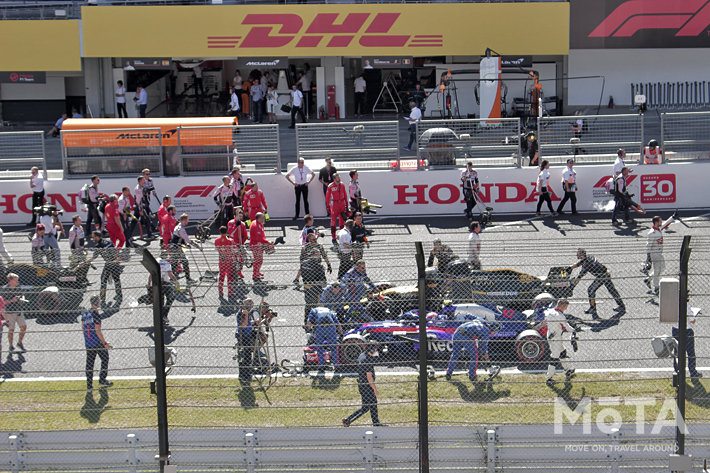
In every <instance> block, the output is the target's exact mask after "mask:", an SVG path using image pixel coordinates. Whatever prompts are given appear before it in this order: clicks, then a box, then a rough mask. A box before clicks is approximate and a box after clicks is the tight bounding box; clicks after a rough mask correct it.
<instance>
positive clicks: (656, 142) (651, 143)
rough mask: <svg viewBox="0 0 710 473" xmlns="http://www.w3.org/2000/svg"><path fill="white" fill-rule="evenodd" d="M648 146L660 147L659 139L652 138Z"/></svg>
mask: <svg viewBox="0 0 710 473" xmlns="http://www.w3.org/2000/svg"><path fill="white" fill-rule="evenodd" d="M648 146H649V147H651V148H657V147H658V140H651V141H649V142H648Z"/></svg>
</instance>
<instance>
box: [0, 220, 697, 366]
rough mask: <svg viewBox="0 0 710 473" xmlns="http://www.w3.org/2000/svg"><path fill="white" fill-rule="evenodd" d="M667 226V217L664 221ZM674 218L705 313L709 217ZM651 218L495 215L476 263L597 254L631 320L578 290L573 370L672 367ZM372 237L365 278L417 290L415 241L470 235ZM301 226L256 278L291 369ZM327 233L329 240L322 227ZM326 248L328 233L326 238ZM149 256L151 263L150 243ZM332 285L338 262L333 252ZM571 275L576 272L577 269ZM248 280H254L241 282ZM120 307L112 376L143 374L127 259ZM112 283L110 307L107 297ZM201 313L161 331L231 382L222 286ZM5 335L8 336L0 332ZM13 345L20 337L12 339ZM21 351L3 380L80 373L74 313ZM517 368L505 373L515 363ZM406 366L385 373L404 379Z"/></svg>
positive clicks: (180, 306)
mask: <svg viewBox="0 0 710 473" xmlns="http://www.w3.org/2000/svg"><path fill="white" fill-rule="evenodd" d="M661 215H662V216H663V217H664V218H665V217H667V216H668V215H665V214H661ZM680 216H681V220H680V221H677V222H676V223H674V224H673V225H672V226H671V227H670V228H669V229H668V231H667V232H666V237H665V245H664V246H665V257H666V271H665V274H666V275H672V274H677V272H678V262H677V260H678V254H679V249H680V244H681V241H682V237H683V236H685V235H691V236H692V237H693V240H692V246H693V251H694V252H693V256H692V258H691V271H690V278H691V279H690V289H691V301H690V302H691V305H693V306H696V307H701V308H710V296H709V295H708V294H710V291H709V289H710V281H709V280H708V276H709V275H710V250H709V248H710V238H708V228H710V214H706V213H705V212H702V211H693V212H691V211H688V212H684V211H682V210H681V212H680ZM650 217H651V216H650V215H647V216H640V215H639V216H637V219H636V224H635V225H629V226H626V225H622V226H620V227H613V226H612V225H611V224H610V218H609V215H608V214H606V215H603V214H580V215H576V216H570V215H566V216H561V217H557V218H556V219H552V218H550V217H537V218H535V217H531V216H529V215H524V216H506V217H500V218H498V217H494V223H493V224H492V225H490V226H488V227H487V228H486V229H485V230H484V231H483V233H482V239H483V249H482V263H483V267H484V269H493V268H512V269H516V270H520V271H523V272H526V273H529V274H532V275H535V276H545V275H546V274H547V270H548V269H549V267H551V266H567V265H570V264H572V263H574V262H576V258H575V252H576V249H577V248H578V247H584V248H586V249H587V251H588V252H589V253H590V254H592V255H594V256H597V257H598V259H599V261H600V262H602V263H603V264H605V265H606V266H607V267H608V268H609V270H610V272H611V274H612V277H613V280H614V282H615V284H616V287H617V289H618V290H619V292H620V293H621V296H622V298H623V299H624V302H625V304H626V307H627V311H626V313H625V314H624V315H623V316H622V317H621V319H620V321H619V323H618V324H616V325H610V326H606V325H605V324H603V323H602V324H599V323H596V322H593V321H591V320H590V316H588V315H586V314H584V310H585V309H586V308H587V305H588V304H587V294H586V288H587V286H588V284H589V282H591V277H590V276H587V277H586V278H585V279H583V280H582V283H580V285H579V286H578V287H577V288H576V290H575V294H574V297H573V298H572V304H571V307H570V310H569V311H568V313H569V314H570V315H571V316H574V317H577V318H580V319H583V323H582V326H583V327H585V329H584V331H583V332H582V333H581V334H580V351H579V352H578V353H576V354H574V356H573V358H572V366H575V367H577V368H587V369H599V370H628V369H640V370H641V369H647V370H649V371H653V370H655V369H663V368H668V367H670V365H671V362H670V360H668V359H666V360H658V359H656V358H655V356H654V355H653V352H652V350H651V345H650V339H651V338H652V337H653V336H656V335H661V334H670V328H671V327H669V326H668V325H661V324H659V323H658V305H657V302H656V301H657V299H655V300H654V298H652V297H651V296H648V295H646V290H647V288H646V286H645V285H644V284H643V282H642V279H643V275H642V274H641V273H640V271H639V269H640V266H641V263H642V262H643V261H644V259H645V242H646V237H645V234H646V232H647V230H648V229H649V228H650ZM316 224H317V225H321V226H325V225H327V224H328V222H327V221H326V220H325V219H317V220H316ZM366 224H367V226H368V228H369V229H372V230H373V231H374V235H373V236H372V237H371V238H370V241H371V249H370V250H366V252H365V260H366V261H367V263H368V274H369V275H370V277H371V279H373V280H374V281H385V280H386V281H390V282H393V283H395V284H415V279H414V278H415V276H416V267H415V260H414V242H416V241H422V242H423V243H424V248H425V251H428V250H429V249H430V248H431V242H432V240H433V239H434V238H440V239H441V240H442V241H443V242H444V243H447V244H450V245H451V246H452V247H453V248H454V250H455V251H456V253H457V254H459V255H464V254H465V253H466V239H467V236H468V229H467V221H466V220H465V219H464V218H463V217H459V216H448V217H436V216H421V217H418V218H406V219H404V218H392V217H377V216H372V217H369V218H368V219H367V221H366ZM301 226H302V223H301V222H293V221H290V220H289V221H273V220H272V221H271V222H269V223H268V224H267V238H269V239H271V240H273V238H275V237H276V236H279V235H281V236H284V237H285V239H286V242H287V245H285V246H279V247H278V248H277V251H276V253H275V254H274V255H269V256H267V257H266V258H265V264H264V266H263V269H262V272H263V273H264V274H265V275H266V278H267V280H269V281H272V282H273V287H272V288H271V289H272V290H271V291H269V293H268V296H267V297H266V298H265V300H266V301H268V302H269V303H270V304H271V305H272V307H274V309H275V310H277V311H278V312H279V317H278V319H277V321H276V322H275V323H274V329H273V332H272V333H273V335H272V336H273V337H275V340H276V344H277V350H276V353H277V356H278V358H279V360H280V359H283V358H288V359H291V360H298V359H300V357H301V351H302V348H303V346H304V342H305V336H304V331H303V329H302V328H301V325H302V323H303V319H302V314H303V293H302V292H300V291H299V290H297V289H296V288H294V286H293V284H292V283H291V281H292V280H293V279H294V277H295V275H296V270H297V261H298V254H299V250H300V247H299V246H298V242H299V234H300V228H301ZM3 230H4V232H5V237H4V240H5V245H6V247H7V249H8V250H9V251H10V253H12V254H13V256H14V257H15V259H16V260H17V261H20V260H21V259H24V260H25V261H27V259H28V257H29V248H30V243H29V241H28V239H27V233H28V229H27V228H26V227H21V228H17V227H16V228H12V227H3ZM326 233H329V232H328V231H327V230H326ZM324 241H325V242H327V243H328V244H327V246H330V245H329V242H330V235H326V238H325V239H324ZM212 242H213V240H209V241H208V242H206V243H205V245H204V248H205V252H204V256H203V254H202V253H200V252H199V251H197V250H194V251H193V252H192V254H191V255H190V257H191V258H192V259H191V261H193V264H192V267H191V270H192V274H193V277H195V276H198V277H199V276H200V274H202V275H204V274H205V271H210V270H211V271H216V270H217V263H216V261H217V260H216V253H215V252H214V247H213V243H212ZM60 247H61V248H62V250H63V255H62V256H63V260H64V262H65V263H66V261H67V260H66V258H67V255H68V244H67V242H66V240H63V241H61V242H60ZM150 248H151V249H152V250H154V253H155V254H157V251H156V250H157V242H153V243H152V245H150ZM329 256H330V258H331V261H332V262H333V269H334V273H333V274H331V275H329V277H328V279H329V281H331V282H332V281H333V280H334V279H335V273H336V272H337V266H338V263H337V257H336V256H335V254H333V253H332V252H331V251H330V250H329ZM96 263H97V264H96V265H97V268H98V270H96V271H95V270H91V271H90V273H89V277H90V280H91V281H93V282H94V284H93V285H92V286H91V287H90V288H89V290H88V291H87V294H86V296H85V297H84V303H83V304H84V305H86V303H87V301H88V296H89V295H91V294H94V293H97V292H98V277H99V274H100V271H101V266H102V265H103V262H102V261H100V260H97V262H96ZM575 275H576V272H575ZM247 276H248V277H247V283H250V282H251V278H250V277H249V274H248V273H247ZM122 281H123V287H124V298H123V305H122V306H121V307H120V308H118V309H110V308H109V310H108V312H107V317H106V318H105V320H104V324H103V330H104V333H105V335H106V338H107V340H108V341H109V342H110V343H111V344H112V345H113V349H112V350H111V363H110V375H111V376H112V377H120V376H150V375H151V374H152V369H151V368H150V365H149V363H148V350H149V347H150V346H151V345H152V343H153V342H152V312H151V310H150V309H149V308H146V307H145V306H142V305H139V304H138V302H137V298H138V297H139V296H141V295H143V294H144V293H145V284H146V283H147V273H146V271H145V270H144V269H143V267H142V266H141V265H140V263H139V258H138V257H136V256H134V257H133V258H132V260H131V262H130V263H129V265H128V266H127V268H126V270H125V272H124V274H123V276H122ZM111 287H112V285H111V284H110V283H109V294H108V299H109V302H110V299H111V298H112V297H113V292H112V291H111V290H110V288H111ZM192 290H193V295H194V296H195V299H196V305H197V310H196V312H195V313H193V312H192V311H191V307H192V304H191V303H190V302H189V301H188V302H176V303H175V305H174V306H173V309H172V311H171V314H170V320H171V324H172V325H171V327H169V328H168V329H167V330H166V340H167V341H168V344H169V345H170V346H172V347H174V348H175V349H176V350H177V353H178V361H177V365H176V367H175V369H174V371H173V374H174V375H176V376H210V375H216V376H219V375H235V374H236V372H237V369H236V362H234V361H233V360H232V356H233V355H234V354H235V352H234V350H233V348H232V347H233V346H234V343H235V338H234V328H235V325H236V321H235V317H234V315H233V313H232V312H231V311H229V310H224V307H223V306H222V307H220V304H219V302H218V299H217V288H216V287H215V286H210V284H209V282H207V280H204V281H203V282H202V283H201V284H199V285H198V286H196V287H194V288H193V289H192ZM250 297H252V298H254V299H255V300H256V301H257V302H258V301H260V300H261V298H260V297H259V296H258V295H257V294H255V293H254V292H253V291H252V292H251V293H250ZM597 297H598V301H599V313H600V316H601V317H602V318H605V319H606V318H609V317H611V316H612V314H613V312H612V308H613V307H614V305H615V303H614V301H613V300H611V299H609V295H608V293H607V292H606V289H604V288H601V289H600V290H599V292H598V294H597ZM706 325H707V324H706V322H705V320H704V318H702V317H701V318H699V320H698V323H697V324H696V351H697V353H698V356H699V359H698V366H699V367H704V366H708V360H707V356H708V355H707V354H708V353H710V347H708V339H707V338H706V336H705V330H706V327H705V326H706ZM6 331H7V328H5V332H6ZM16 336H17V335H16ZM25 347H26V348H27V353H25V354H22V355H19V354H9V353H8V345H7V338H6V336H5V335H4V334H3V338H2V345H1V347H0V350H1V353H2V354H1V355H0V356H1V357H2V358H1V360H0V361H1V363H0V375H2V376H3V377H5V378H13V377H15V378H40V377H47V378H54V377H81V376H83V366H84V348H83V337H82V334H81V328H80V323H79V316H78V313H74V314H66V315H63V316H59V317H57V316H55V317H39V318H34V317H32V318H30V319H29V320H28V335H27V337H26V339H25ZM511 366H512V365H511ZM403 369H405V370H406V369H407V368H406V367H404V368H403V367H401V366H398V367H392V368H391V370H393V371H402V370H403Z"/></svg>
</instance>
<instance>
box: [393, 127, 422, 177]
mask: <svg viewBox="0 0 710 473" xmlns="http://www.w3.org/2000/svg"><path fill="white" fill-rule="evenodd" d="M414 126H415V128H414V130H415V135H414V142H415V143H416V144H417V168H418V167H419V163H420V162H421V161H422V151H421V149H419V145H420V144H421V143H420V142H419V122H417V123H415V124H414ZM397 140H398V141H397V148H399V133H397Z"/></svg>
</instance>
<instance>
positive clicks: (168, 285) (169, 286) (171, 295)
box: [163, 281, 175, 319]
mask: <svg viewBox="0 0 710 473" xmlns="http://www.w3.org/2000/svg"><path fill="white" fill-rule="evenodd" d="M163 297H164V298H165V299H164V301H163V318H164V319H167V318H168V314H169V313H170V308H171V307H172V306H173V302H175V285H174V284H173V283H172V282H165V281H163Z"/></svg>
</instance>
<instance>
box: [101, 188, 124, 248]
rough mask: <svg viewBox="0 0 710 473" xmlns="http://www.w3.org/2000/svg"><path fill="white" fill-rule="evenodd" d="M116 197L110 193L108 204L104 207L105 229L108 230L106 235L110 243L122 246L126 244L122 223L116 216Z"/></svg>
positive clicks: (118, 246) (117, 246)
mask: <svg viewBox="0 0 710 473" xmlns="http://www.w3.org/2000/svg"><path fill="white" fill-rule="evenodd" d="M116 200H117V198H116V196H115V195H114V194H111V195H110V196H109V198H108V204H106V208H105V209H104V214H105V215H106V231H108V236H109V238H110V239H111V243H113V246H115V247H116V248H122V247H123V245H125V244H126V236H125V235H124V234H123V224H122V223H121V219H120V218H119V216H118V203H117V202H116Z"/></svg>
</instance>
